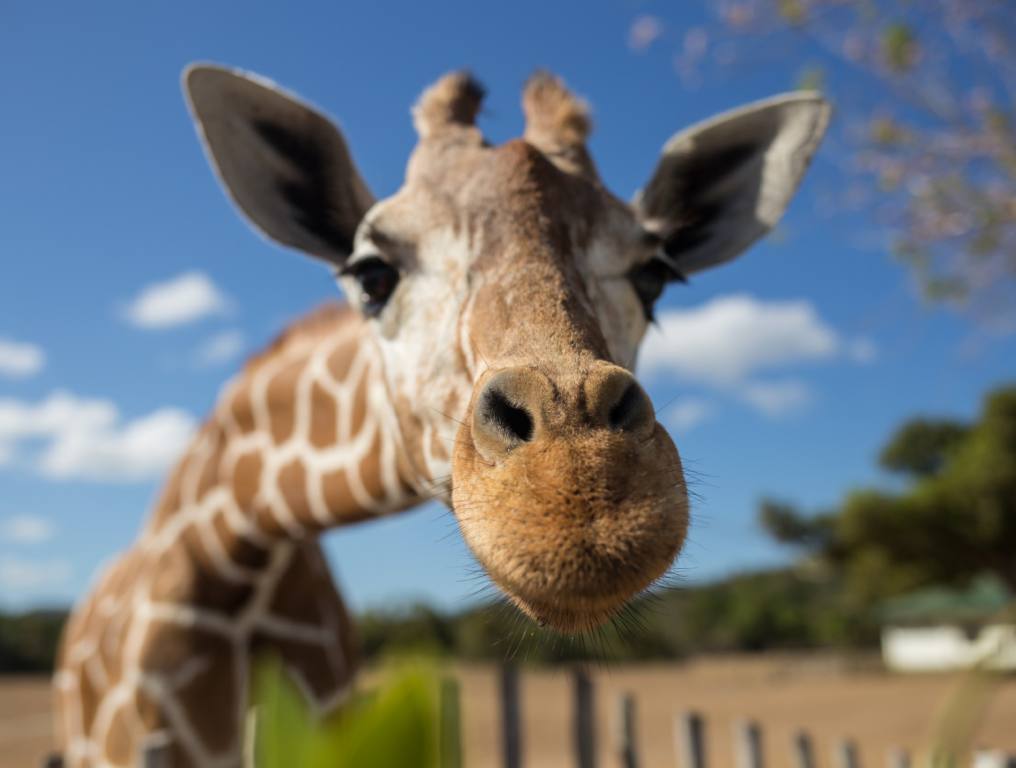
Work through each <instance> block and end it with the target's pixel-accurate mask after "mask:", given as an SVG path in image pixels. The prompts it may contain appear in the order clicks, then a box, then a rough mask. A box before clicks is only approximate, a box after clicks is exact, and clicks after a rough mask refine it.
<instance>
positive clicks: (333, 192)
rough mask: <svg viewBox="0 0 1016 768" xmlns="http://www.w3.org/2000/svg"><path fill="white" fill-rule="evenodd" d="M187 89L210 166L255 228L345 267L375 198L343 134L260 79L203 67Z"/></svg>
mask: <svg viewBox="0 0 1016 768" xmlns="http://www.w3.org/2000/svg"><path fill="white" fill-rule="evenodd" d="M183 84H184V93H185V94H186V97H187V101H188V104H189V105H190V110H191V114H192V116H193V118H194V122H195V123H196V124H197V128H198V132H199V134H200V135H201V137H202V139H203V143H204V146H205V152H206V153H207V155H208V160H209V162H210V163H211V164H212V167H213V168H214V169H215V171H216V173H217V174H218V177H219V180H220V181H221V182H222V185H223V186H224V187H225V189H226V192H227V193H228V194H229V196H230V198H232V200H233V202H234V203H236V206H237V207H238V208H239V209H240V211H241V212H242V213H243V214H244V215H245V216H246V217H247V219H248V220H249V221H250V222H251V224H253V225H254V227H255V228H256V229H257V230H259V231H260V232H261V233H263V234H264V235H266V236H267V237H269V238H270V239H272V240H274V241H276V242H278V243H280V244H282V245H285V246H289V247H291V248H296V249H297V250H300V251H303V252H304V253H307V254H310V255H311V256H316V257H318V258H321V259H325V260H326V261H329V262H332V263H333V264H336V265H341V264H342V263H343V262H344V261H345V260H346V257H348V256H349V254H350V253H351V252H352V250H353V236H354V235H355V233H356V228H357V226H358V225H359V223H360V220H361V219H363V216H364V214H365V213H366V212H367V211H368V210H369V209H370V207H371V205H373V204H374V198H373V196H372V195H371V193H370V191H369V190H368V189H367V185H366V184H364V182H363V179H362V178H361V177H360V173H359V171H357V169H356V166H355V165H354V163H353V159H352V157H351V156H350V153H349V148H348V147H347V146H346V140H345V139H344V138H343V137H342V134H341V133H340V132H339V129H338V128H336V127H335V125H334V124H333V123H332V122H331V121H330V120H329V119H328V118H327V117H325V116H324V115H322V114H321V113H320V112H318V111H317V110H315V109H313V108H311V107H310V106H308V105H307V104H305V103H303V102H302V101H300V100H299V99H297V98H296V97H295V96H291V95H290V94H288V93H286V92H284V91H283V90H282V89H280V88H279V87H278V86H276V85H275V84H274V83H272V82H270V81H268V80H265V79H264V78H261V77H258V76H257V75H252V74H249V73H245V72H240V71H237V70H230V69H225V68H223V67H219V66H214V65H206V64H198V65H191V66H190V67H188V68H187V69H186V70H185V71H184V75H183Z"/></svg>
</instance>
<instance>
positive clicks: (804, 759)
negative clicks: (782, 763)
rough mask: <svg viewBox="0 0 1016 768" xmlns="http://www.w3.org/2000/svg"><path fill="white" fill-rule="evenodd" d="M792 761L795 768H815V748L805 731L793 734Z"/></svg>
mask: <svg viewBox="0 0 1016 768" xmlns="http://www.w3.org/2000/svg"><path fill="white" fill-rule="evenodd" d="M794 761H795V763H796V765H797V768H815V748H814V746H812V743H811V736H810V735H809V734H808V732H807V731H798V732H797V733H796V734H794Z"/></svg>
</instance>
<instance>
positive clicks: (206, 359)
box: [194, 330, 247, 367]
mask: <svg viewBox="0 0 1016 768" xmlns="http://www.w3.org/2000/svg"><path fill="white" fill-rule="evenodd" d="M246 346H247V341H246V339H244V337H243V333H241V332H240V331H237V330H230V331H222V333H217V334H215V335H214V336H212V337H211V338H209V339H206V340H205V342H204V343H203V344H202V345H201V346H199V347H198V349H197V352H196V353H195V355H194V361H195V362H196V363H197V364H198V365H199V366H202V367H210V366H213V365H221V364H222V363H228V362H229V361H231V360H234V359H236V358H237V357H239V356H240V354H241V353H242V352H243V350H244V348H246Z"/></svg>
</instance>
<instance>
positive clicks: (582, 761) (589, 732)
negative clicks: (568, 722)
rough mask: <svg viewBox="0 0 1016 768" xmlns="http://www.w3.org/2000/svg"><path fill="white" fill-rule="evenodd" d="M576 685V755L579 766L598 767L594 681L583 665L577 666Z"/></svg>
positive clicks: (583, 767)
mask: <svg viewBox="0 0 1016 768" xmlns="http://www.w3.org/2000/svg"><path fill="white" fill-rule="evenodd" d="M574 686H575V721H574V738H575V757H576V763H575V764H576V765H577V766H578V768H596V728H595V725H594V718H595V709H594V705H593V683H592V681H591V680H590V679H589V674H588V673H587V672H586V670H585V669H583V668H582V667H576V669H575V673H574Z"/></svg>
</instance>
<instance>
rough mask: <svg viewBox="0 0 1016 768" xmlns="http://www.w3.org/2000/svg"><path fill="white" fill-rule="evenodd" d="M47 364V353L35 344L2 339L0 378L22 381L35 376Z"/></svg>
mask: <svg viewBox="0 0 1016 768" xmlns="http://www.w3.org/2000/svg"><path fill="white" fill-rule="evenodd" d="M45 364H46V353H45V352H43V351H42V348H41V347H38V346H36V345H35V344H26V343H24V342H19V341H11V340H10V339H0V376H6V377H8V378H11V379H22V378H26V377H28V376H34V375H35V374H37V373H38V372H39V371H41V370H42V367H43V366H44V365H45Z"/></svg>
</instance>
